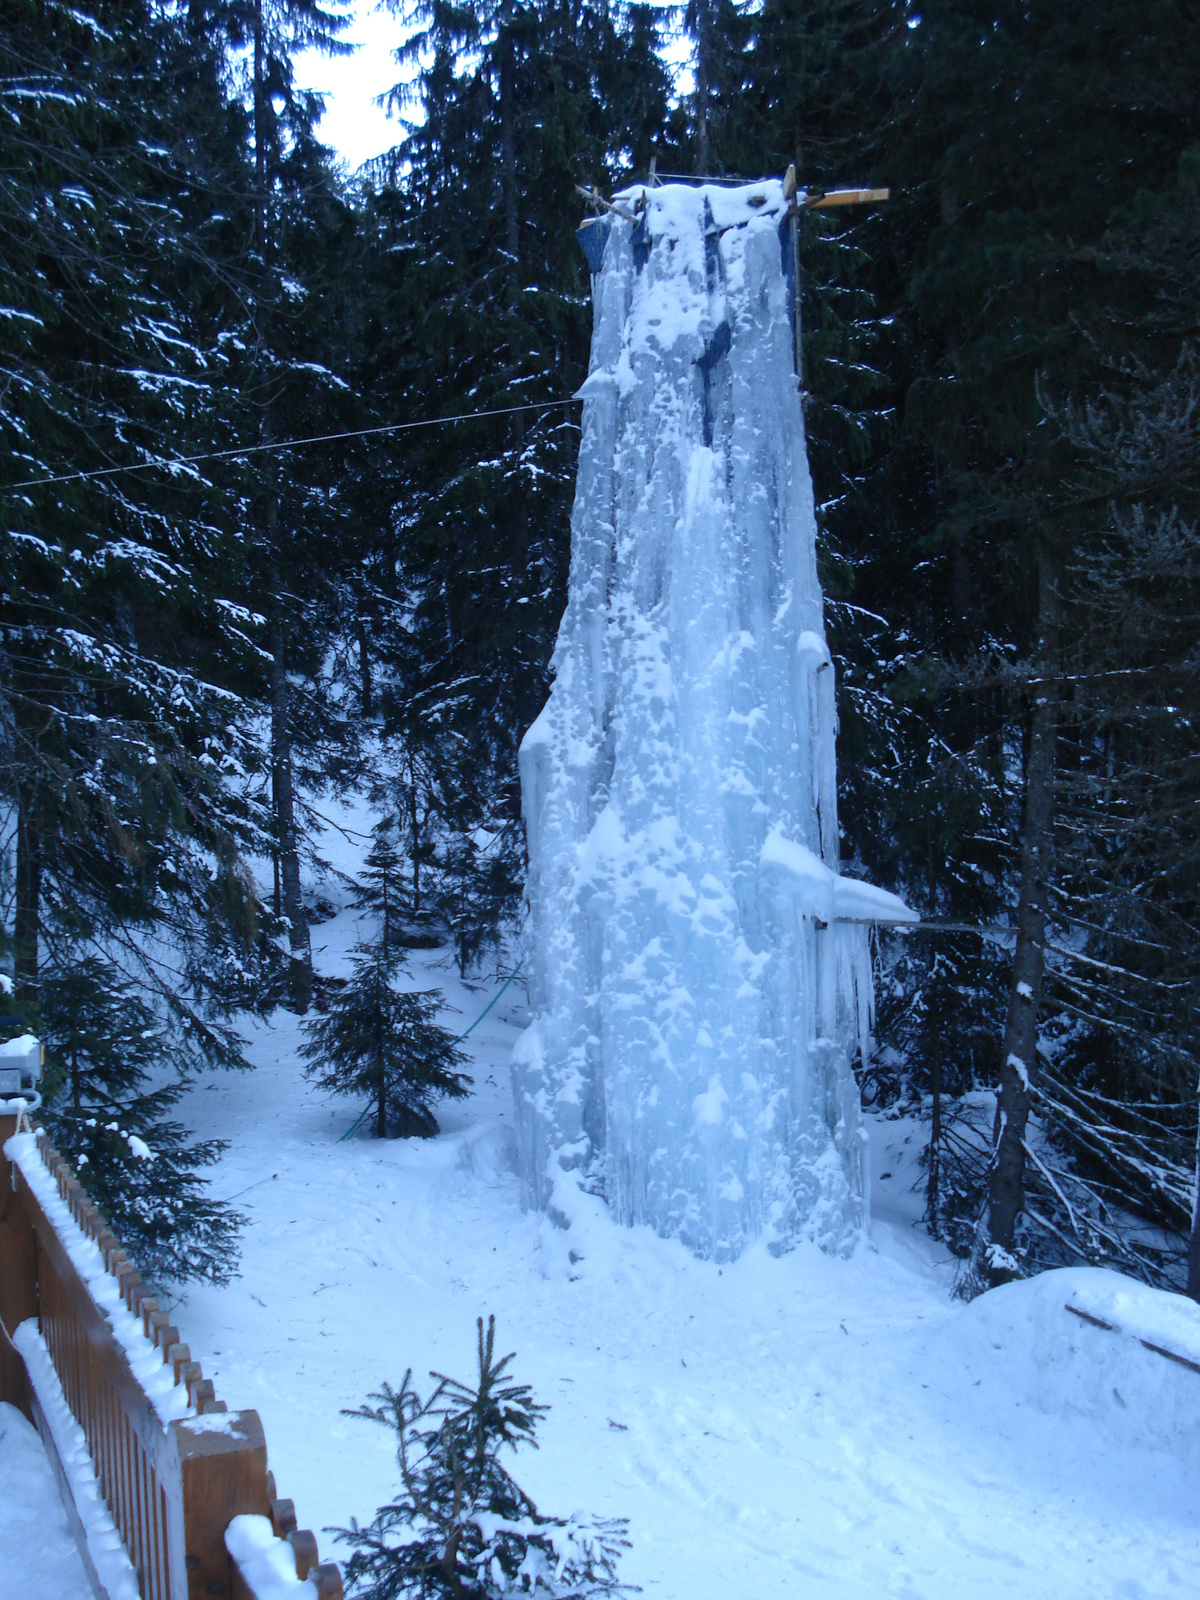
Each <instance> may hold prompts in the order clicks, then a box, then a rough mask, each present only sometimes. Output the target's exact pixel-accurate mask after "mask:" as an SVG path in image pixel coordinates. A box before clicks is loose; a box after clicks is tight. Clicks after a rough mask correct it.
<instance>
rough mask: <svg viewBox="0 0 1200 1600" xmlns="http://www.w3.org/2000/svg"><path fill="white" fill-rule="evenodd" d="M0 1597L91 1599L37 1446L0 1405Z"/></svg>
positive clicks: (29, 1430)
mask: <svg viewBox="0 0 1200 1600" xmlns="http://www.w3.org/2000/svg"><path fill="white" fill-rule="evenodd" d="M0 1575H2V1582H0V1593H3V1594H5V1595H12V1596H14V1597H15V1596H20V1600H93V1596H92V1586H91V1584H90V1583H89V1582H88V1579H87V1575H86V1573H85V1572H84V1569H83V1565H82V1563H81V1562H80V1559H79V1552H78V1550H76V1548H75V1541H74V1539H73V1538H72V1537H71V1532H70V1529H69V1528H68V1526H67V1515H66V1512H65V1511H64V1510H63V1506H62V1501H61V1500H60V1499H59V1494H58V1485H57V1484H56V1483H55V1481H54V1475H53V1473H52V1471H51V1468H50V1463H49V1461H47V1459H46V1452H45V1451H44V1450H43V1449H42V1441H41V1440H40V1439H39V1438H38V1435H37V1432H36V1430H35V1429H34V1428H33V1427H32V1425H31V1424H30V1423H28V1422H27V1421H26V1420H25V1418H24V1417H23V1416H22V1415H21V1413H20V1412H19V1411H18V1410H17V1409H16V1407H15V1406H10V1405H7V1404H5V1403H4V1402H3V1401H0Z"/></svg>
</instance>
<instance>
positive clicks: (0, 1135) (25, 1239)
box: [0, 1117, 38, 1421]
mask: <svg viewBox="0 0 1200 1600" xmlns="http://www.w3.org/2000/svg"><path fill="white" fill-rule="evenodd" d="M16 1131H17V1119H16V1117H0V1325H2V1327H3V1337H0V1400H7V1401H8V1402H9V1404H10V1405H14V1406H16V1407H18V1409H19V1410H21V1411H23V1412H24V1413H25V1415H26V1416H27V1417H28V1418H29V1419H30V1421H32V1420H33V1412H32V1409H31V1406H30V1401H29V1379H28V1377H27V1375H26V1372H25V1363H24V1361H22V1359H21V1357H20V1356H19V1355H18V1354H17V1352H16V1350H14V1349H13V1347H12V1344H11V1343H10V1339H11V1336H12V1335H13V1334H14V1333H15V1332H16V1330H17V1327H18V1325H19V1324H20V1323H22V1322H24V1321H25V1319H26V1317H36V1316H37V1314H38V1295H37V1256H36V1253H35V1245H34V1237H33V1224H32V1223H31V1222H30V1220H29V1217H28V1216H27V1215H26V1213H25V1207H24V1206H23V1205H22V1204H21V1197H20V1195H18V1194H17V1192H16V1188H15V1185H14V1183H13V1169H12V1162H11V1161H9V1159H8V1157H7V1156H6V1155H5V1154H4V1143H5V1141H6V1140H7V1139H9V1138H11V1137H12V1135H13V1134H14V1133H16Z"/></svg>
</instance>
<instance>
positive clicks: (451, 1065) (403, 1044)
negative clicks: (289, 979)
mask: <svg viewBox="0 0 1200 1600" xmlns="http://www.w3.org/2000/svg"><path fill="white" fill-rule="evenodd" d="M401 960H402V957H401V956H400V955H399V953H398V952H396V951H394V950H388V949H386V947H385V946H384V943H383V940H382V938H379V939H377V940H376V941H375V943H374V944H372V945H367V946H363V945H360V946H359V947H358V951H357V954H356V955H355V956H354V958H353V960H352V963H351V976H350V979H349V981H348V982H347V983H346V985H345V986H344V987H343V988H339V989H338V990H336V991H335V992H334V993H333V994H332V995H331V996H330V998H329V1002H328V1006H329V1009H328V1011H327V1013H326V1014H325V1015H324V1016H318V1017H314V1018H312V1019H311V1020H310V1021H309V1022H307V1023H306V1024H305V1039H304V1043H303V1044H302V1045H301V1046H300V1054H301V1056H302V1057H303V1058H304V1060H306V1061H308V1062H310V1063H311V1065H310V1066H309V1067H307V1068H306V1069H305V1071H306V1075H307V1076H308V1077H310V1078H312V1079H313V1080H314V1081H315V1082H316V1083H317V1084H318V1085H319V1087H321V1088H322V1089H329V1090H332V1091H333V1093H335V1094H352V1095H366V1096H368V1098H369V1101H370V1103H371V1105H372V1106H373V1108H374V1113H375V1115H374V1133H375V1137H376V1138H377V1139H385V1138H388V1137H389V1136H390V1137H392V1138H401V1139H404V1138H420V1139H429V1138H432V1137H433V1135H434V1134H436V1133H437V1132H438V1123H437V1118H436V1117H435V1116H434V1114H433V1111H432V1110H431V1109H430V1108H431V1104H432V1102H434V1101H437V1100H442V1099H451V1100H461V1099H463V1098H465V1097H466V1095H467V1094H469V1093H470V1084H471V1079H470V1078H468V1077H467V1076H466V1074H465V1073H463V1072H462V1071H461V1070H460V1069H461V1067H462V1066H463V1064H464V1063H465V1062H466V1060H467V1057H466V1056H465V1055H464V1054H463V1052H462V1051H461V1050H459V1049H458V1047H457V1045H456V1043H455V1040H454V1036H453V1035H452V1034H450V1033H448V1032H447V1030H446V1029H445V1028H443V1027H441V1026H440V1025H439V1024H438V1022H437V1020H436V1019H437V1013H438V1003H439V999H440V995H439V991H437V990H425V991H421V992H417V993H408V994H402V993H400V992H398V991H397V990H396V989H395V987H394V980H395V978H396V975H397V973H398V971H399V969H400V965H401Z"/></svg>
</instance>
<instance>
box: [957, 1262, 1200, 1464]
mask: <svg viewBox="0 0 1200 1600" xmlns="http://www.w3.org/2000/svg"><path fill="white" fill-rule="evenodd" d="M1068 1306H1075V1307H1076V1308H1077V1309H1078V1310H1080V1311H1085V1312H1086V1313H1087V1314H1088V1316H1090V1317H1093V1318H1095V1319H1097V1320H1098V1321H1101V1322H1107V1323H1109V1324H1110V1325H1111V1330H1112V1331H1109V1329H1105V1328H1101V1327H1097V1326H1095V1324H1094V1323H1091V1322H1087V1321H1085V1320H1084V1319H1083V1318H1081V1317H1079V1316H1075V1315H1073V1314H1072V1313H1071V1312H1070V1311H1068V1310H1067V1309H1066V1308H1067V1307H1068ZM1142 1340H1146V1341H1148V1342H1149V1343H1151V1344H1154V1345H1157V1346H1159V1347H1160V1349H1163V1350H1169V1351H1172V1352H1173V1353H1174V1354H1176V1355H1178V1356H1180V1357H1182V1358H1183V1359H1185V1360H1188V1361H1192V1362H1195V1363H1197V1364H1198V1365H1200V1306H1197V1305H1195V1304H1194V1303H1193V1302H1192V1301H1190V1300H1186V1299H1184V1297H1183V1296H1182V1295H1176V1294H1168V1293H1166V1292H1165V1291H1163V1290H1159V1289H1148V1288H1146V1287H1145V1286H1144V1285H1143V1284H1140V1283H1136V1282H1135V1281H1134V1280H1133V1279H1131V1278H1126V1277H1123V1276H1122V1275H1121V1274H1120V1273H1117V1272H1109V1271H1106V1270H1103V1269H1100V1268H1091V1267H1070V1268H1063V1269H1061V1270H1059V1271H1056V1272H1044V1273H1042V1274H1041V1275H1040V1276H1039V1277H1037V1278H1031V1279H1028V1280H1025V1281H1023V1282H1020V1283H1010V1284H1006V1285H1005V1286H1004V1287H1003V1288H1001V1289H992V1290H990V1291H989V1292H988V1293H987V1294H984V1295H980V1297H979V1298H978V1299H977V1300H974V1301H972V1302H971V1304H970V1305H969V1306H967V1307H965V1308H964V1310H963V1311H962V1312H961V1314H960V1315H959V1316H957V1317H955V1318H953V1319H952V1320H951V1321H950V1322H949V1323H947V1324H946V1325H945V1326H944V1327H943V1328H942V1329H941V1330H940V1331H939V1333H938V1334H937V1335H936V1336H935V1338H934V1339H933V1340H932V1341H931V1342H930V1345H929V1347H928V1353H929V1356H930V1358H931V1360H932V1362H933V1364H934V1365H935V1366H936V1368H937V1369H938V1371H939V1372H941V1373H944V1374H945V1373H954V1374H956V1377H957V1383H958V1386H959V1387H960V1389H961V1391H962V1393H963V1395H964V1396H969V1394H970V1391H971V1390H972V1389H973V1388H978V1387H980V1386H981V1384H982V1382H983V1381H985V1380H986V1381H987V1383H988V1385H989V1388H990V1390H991V1392H992V1393H993V1394H994V1393H995V1392H996V1390H997V1386H998V1387H999V1390H1000V1391H1001V1392H1004V1393H1006V1394H1007V1395H1009V1396H1011V1397H1013V1398H1015V1399H1016V1400H1017V1401H1019V1402H1021V1403H1023V1404H1024V1405H1026V1406H1031V1407H1034V1408H1035V1409H1036V1410H1038V1411H1041V1412H1045V1413H1048V1414H1050V1415H1051V1416H1056V1417H1061V1418H1063V1419H1064V1421H1068V1422H1071V1423H1074V1424H1078V1422H1079V1419H1081V1418H1087V1419H1090V1421H1091V1422H1092V1423H1093V1424H1094V1425H1095V1426H1096V1428H1097V1429H1098V1430H1099V1433H1100V1435H1101V1436H1102V1438H1103V1439H1104V1440H1105V1441H1106V1442H1107V1443H1108V1444H1109V1445H1123V1446H1126V1447H1129V1446H1147V1447H1151V1448H1156V1449H1164V1448H1165V1449H1167V1450H1169V1451H1170V1452H1171V1453H1172V1454H1176V1455H1180V1456H1185V1457H1189V1458H1190V1459H1191V1460H1192V1461H1193V1463H1195V1464H1200V1372H1192V1371H1190V1370H1189V1369H1188V1368H1186V1367H1184V1366H1181V1365H1180V1364H1179V1363H1178V1362H1177V1361H1172V1360H1170V1359H1168V1358H1167V1357H1165V1356H1163V1355H1161V1354H1159V1353H1158V1352H1157V1351H1154V1350H1148V1349H1146V1348H1145V1345H1144V1344H1143V1343H1142V1342H1141V1341H1142Z"/></svg>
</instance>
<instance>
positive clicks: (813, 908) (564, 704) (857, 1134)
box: [514, 182, 911, 1259]
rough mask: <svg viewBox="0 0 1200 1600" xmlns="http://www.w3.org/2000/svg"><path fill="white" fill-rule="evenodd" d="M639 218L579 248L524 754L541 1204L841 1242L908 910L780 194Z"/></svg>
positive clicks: (528, 1090)
mask: <svg viewBox="0 0 1200 1600" xmlns="http://www.w3.org/2000/svg"><path fill="white" fill-rule="evenodd" d="M619 199H620V204H621V207H622V210H623V211H625V212H626V213H628V214H627V215H619V214H612V213H610V214H609V215H608V216H607V217H606V218H604V219H603V220H598V221H595V222H592V223H590V224H588V225H587V226H586V227H585V229H584V230H582V232H583V234H584V236H585V248H586V251H587V254H588V258H589V262H590V264H591V265H592V268H593V273H594V277H593V286H594V328H593V336H592V353H591V366H590V372H589V376H588V379H587V382H586V383H585V385H584V387H583V389H582V391H581V394H582V396H583V398H584V401H585V404H584V410H583V425H582V441H581V445H580V453H579V474H578V483H577V489H576V498H575V508H574V513H573V519H572V552H571V573H570V587H569V598H568V604H567V610H566V613H565V615H564V618H563V622H562V626H561V630H560V632H559V637H558V643H557V647H556V650H555V654H554V658H553V663H552V670H553V674H554V684H553V688H552V691H551V694H550V698H549V701H548V703H547V705H546V707H545V709H544V710H543V712H542V714H541V716H540V717H539V718H538V720H537V721H536V723H535V724H534V726H533V727H532V728H531V729H530V730H529V732H528V734H527V735H526V737H525V740H524V743H523V745H522V749H521V782H522V791H523V803H524V810H525V819H526V825H527V828H528V839H529V862H530V875H529V900H530V907H531V918H532V925H531V932H532V941H533V954H534V961H533V992H532V1001H533V1010H534V1020H533V1022H532V1024H531V1026H530V1027H529V1029H528V1030H527V1031H526V1033H525V1034H524V1035H523V1037H522V1038H521V1040H520V1041H519V1043H518V1046H517V1049H516V1052H515V1056H514V1087H515V1095H516V1103H517V1118H518V1138H519V1147H520V1168H521V1173H522V1179H523V1183H524V1186H525V1197H526V1200H527V1202H528V1203H530V1204H532V1205H534V1206H541V1207H548V1208H550V1209H551V1212H552V1214H553V1215H556V1216H558V1217H559V1219H560V1220H566V1216H567V1215H569V1212H570V1192H571V1185H572V1183H573V1182H574V1183H579V1182H582V1183H583V1184H584V1185H585V1186H586V1187H587V1188H588V1189H590V1190H592V1191H595V1192H599V1193H602V1194H603V1195H604V1196H605V1198H606V1199H607V1201H608V1203H609V1205H610V1206H611V1208H612V1210H613V1212H614V1214H615V1215H616V1216H617V1217H618V1218H619V1219H620V1220H622V1221H624V1222H626V1223H637V1222H646V1223H649V1224H651V1225H652V1226H653V1227H654V1228H655V1229H656V1230H657V1231H658V1232H659V1233H661V1234H663V1235H665V1236H677V1237H679V1238H680V1239H682V1240H683V1241H684V1242H685V1243H686V1244H688V1245H689V1246H690V1247H691V1248H692V1249H693V1250H694V1251H696V1252H697V1253H698V1254H700V1255H702V1256H712V1257H716V1258H717V1259H728V1258H730V1257H735V1256H737V1255H739V1254H740V1253H741V1251H742V1250H743V1249H744V1248H745V1246H746V1244H747V1243H748V1242H749V1241H750V1240H751V1239H753V1238H755V1237H757V1236H759V1235H760V1234H761V1233H762V1232H763V1231H764V1230H769V1233H770V1235H771V1238H772V1241H773V1243H775V1244H776V1245H777V1247H786V1245H788V1244H789V1243H791V1242H792V1241H794V1240H796V1239H797V1238H799V1237H808V1238H811V1239H814V1240H815V1241H816V1242H818V1243H819V1244H820V1245H822V1246H823V1247H824V1248H825V1249H828V1250H832V1251H845V1250H846V1249H848V1248H850V1247H852V1245H853V1243H854V1241H855V1239H856V1238H857V1237H858V1236H859V1234H860V1232H861V1230H862V1228H863V1226H864V1219H865V1215H866V1209H865V1208H866V1178H865V1170H864V1162H863V1134H862V1130H861V1128H860V1122H859V1108H858V1097H857V1092H856V1088H855V1082H854V1077H853V1074H852V1071H851V1068H850V1054H851V1052H852V1051H853V1049H854V1048H855V1046H856V1044H857V1042H858V1041H859V1040H861V1039H862V1038H863V1037H864V1036H865V1035H866V1034H867V1033H868V1031H869V1028H870V1024H871V972H870V960H869V951H868V945H867V928H866V926H865V924H866V923H867V922H869V921H872V920H888V919H904V920H908V919H910V918H911V913H910V912H908V911H907V909H906V908H905V907H904V906H903V905H902V903H901V902H900V901H898V900H897V899H896V898H895V897H894V896H892V895H889V894H887V893H886V892H884V891H882V890H879V889H874V888H872V887H871V886H870V885H867V884H863V883H859V882H856V881H854V880H851V879H848V878H844V877H842V876H840V874H839V868H838V828H837V798H836V781H835V768H834V737H835V731H836V728H835V713H834V675H833V668H832V663H831V661H830V656H829V650H828V647H827V645H826V641H825V631H824V624H823V619H822V599H821V591H820V587H819V584H818V581H817V567H816V553H815V537H816V524H815V519H814V511H813V498H812V486H811V482H810V479H809V473H808V464H807V459H806V455H805V443H804V420H803V414H802V410H801V403H800V396H799V393H798V387H797V383H796V378H795V375H794V370H793V354H792V331H791V303H792V296H791V290H790V286H789V284H788V281H787V278H786V267H787V262H788V261H789V259H790V252H789V249H788V234H787V229H788V222H787V216H786V205H785V201H784V198H783V193H782V188H781V185H780V184H779V183H777V182H771V183H762V184H754V185H749V186H746V187H742V188H737V189H721V188H717V187H714V186H705V187H699V188H689V187H684V186H668V187H664V188H658V189H650V190H646V191H644V192H642V193H640V194H639V193H637V192H630V193H628V194H626V195H625V196H623V197H619ZM635 217H636V220H635ZM568 1175H571V1176H568Z"/></svg>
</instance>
